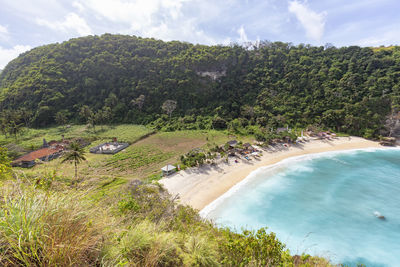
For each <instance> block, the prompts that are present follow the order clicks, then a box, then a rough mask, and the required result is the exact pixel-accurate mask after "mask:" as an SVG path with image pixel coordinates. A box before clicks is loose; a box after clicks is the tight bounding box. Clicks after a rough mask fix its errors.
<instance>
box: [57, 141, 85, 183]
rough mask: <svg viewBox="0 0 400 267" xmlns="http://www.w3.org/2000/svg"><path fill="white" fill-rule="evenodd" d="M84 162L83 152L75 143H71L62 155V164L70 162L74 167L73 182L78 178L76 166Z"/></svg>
mask: <svg viewBox="0 0 400 267" xmlns="http://www.w3.org/2000/svg"><path fill="white" fill-rule="evenodd" d="M84 160H86V158H85V151H84V150H83V148H82V147H81V145H80V144H79V143H77V142H74V143H71V144H70V147H69V149H68V151H67V152H66V153H65V154H64V155H63V160H62V163H64V162H70V163H73V164H74V167H75V180H77V178H78V164H80V163H81V162H82V161H84Z"/></svg>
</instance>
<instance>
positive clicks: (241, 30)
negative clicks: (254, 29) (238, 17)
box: [237, 25, 249, 43]
mask: <svg viewBox="0 0 400 267" xmlns="http://www.w3.org/2000/svg"><path fill="white" fill-rule="evenodd" d="M237 33H238V34H239V43H247V42H248V41H249V39H248V38H247V34H246V31H245V30H244V27H243V25H242V26H241V27H240V28H239V29H238V30H237Z"/></svg>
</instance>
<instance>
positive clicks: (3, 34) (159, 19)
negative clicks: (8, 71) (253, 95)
mask: <svg viewBox="0 0 400 267" xmlns="http://www.w3.org/2000/svg"><path fill="white" fill-rule="evenodd" d="M399 10H400V0H330V1H327V0H69V1H67V0H0V69H3V68H4V67H5V65H6V64H7V63H8V62H9V61H10V60H12V59H13V58H15V57H17V56H18V55H19V54H20V53H22V52H24V51H27V50H30V49H32V48H34V47H36V46H40V45H45V44H50V43H55V42H63V41H67V40H69V39H71V38H74V37H80V36H87V35H101V34H103V33H119V34H128V35H136V36H141V37H153V38H156V39H161V40H165V41H170V40H179V41H186V42H191V43H200V44H208V45H215V44H223V45H228V44H230V43H239V44H240V43H245V42H255V41H258V40H268V41H283V42H291V43H293V44H295V45H296V44H300V43H304V44H311V45H317V46H319V45H325V44H327V43H330V44H333V45H334V46H336V47H341V46H349V45H359V46H381V45H385V46H388V45H399V44H400V16H399V15H398V12H399Z"/></svg>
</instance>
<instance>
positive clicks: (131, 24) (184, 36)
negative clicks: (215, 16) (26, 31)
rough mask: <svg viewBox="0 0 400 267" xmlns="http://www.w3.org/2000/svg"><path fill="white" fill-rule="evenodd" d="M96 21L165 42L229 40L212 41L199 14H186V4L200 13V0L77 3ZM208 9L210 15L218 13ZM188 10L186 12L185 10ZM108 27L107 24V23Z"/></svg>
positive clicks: (84, 1)
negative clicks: (202, 24) (88, 11)
mask: <svg viewBox="0 0 400 267" xmlns="http://www.w3.org/2000/svg"><path fill="white" fill-rule="evenodd" d="M76 1H78V2H79V3H80V4H81V5H83V6H84V8H85V9H86V10H90V12H91V14H92V15H94V16H95V17H96V18H97V20H100V21H103V23H104V21H108V22H111V23H112V25H113V27H115V28H119V29H120V30H118V32H119V33H122V34H134V35H139V36H143V37H155V38H159V39H162V40H165V41H169V40H180V41H189V42H193V43H202V44H204V43H206V44H217V43H221V42H226V38H223V37H221V38H219V37H217V38H213V37H212V36H210V35H209V34H207V31H205V30H203V27H201V26H199V24H201V23H202V17H201V16H200V15H194V16H190V15H188V14H184V8H185V7H186V8H187V7H188V6H185V5H191V6H194V7H195V8H196V9H197V11H200V10H199V9H200V7H199V6H198V5H197V2H198V1H199V0H128V1H127V0H76ZM215 9H217V8H214V9H213V10H211V9H209V10H208V11H209V12H219V11H218V10H215ZM185 11H187V9H186V10H185ZM106 24H108V23H107V22H106Z"/></svg>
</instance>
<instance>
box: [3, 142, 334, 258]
mask: <svg viewBox="0 0 400 267" xmlns="http://www.w3.org/2000/svg"><path fill="white" fill-rule="evenodd" d="M120 153H122V152H120ZM6 154H7V151H6V150H5V149H4V148H1V147H0V197H1V199H2V201H1V202H0V209H1V211H2V212H1V213H0V265H1V266H330V264H329V262H327V261H326V260H325V259H321V258H318V257H311V256H309V255H297V256H293V255H291V254H290V252H289V251H287V250H286V249H285V246H284V244H283V243H281V242H280V241H279V240H277V238H276V236H275V234H274V233H268V232H267V231H266V229H265V228H262V229H259V230H257V231H246V230H242V231H238V232H234V231H232V230H230V229H223V228H218V227H216V226H215V225H213V224H212V223H211V222H209V221H206V220H203V219H201V218H200V217H199V215H198V213H197V211H195V210H193V209H192V208H190V207H188V206H183V205H180V204H178V203H177V202H176V198H172V197H171V196H170V195H169V194H168V193H167V192H166V191H165V190H164V189H163V188H162V187H161V186H160V185H158V184H157V183H147V182H142V181H139V180H130V181H129V182H127V181H126V180H125V181H123V180H122V179H117V178H114V179H113V180H107V179H101V181H98V182H97V183H91V184H90V183H89V184H88V183H87V182H88V180H90V179H89V178H88V177H83V175H81V176H80V177H81V178H82V179H81V180H80V181H78V182H77V183H71V181H70V179H68V177H65V176H59V175H57V173H56V171H50V172H48V173H46V174H44V175H36V176H33V175H30V174H26V173H23V172H22V171H20V170H18V169H15V170H14V171H13V170H11V169H10V165H9V159H8V158H7V156H6ZM88 160H90V159H88ZM38 167H41V166H35V167H34V169H38ZM47 169H49V166H47ZM71 172H73V171H72V170H71Z"/></svg>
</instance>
